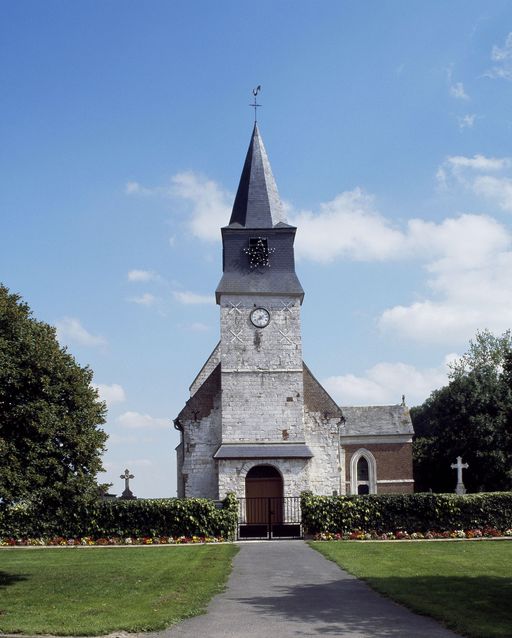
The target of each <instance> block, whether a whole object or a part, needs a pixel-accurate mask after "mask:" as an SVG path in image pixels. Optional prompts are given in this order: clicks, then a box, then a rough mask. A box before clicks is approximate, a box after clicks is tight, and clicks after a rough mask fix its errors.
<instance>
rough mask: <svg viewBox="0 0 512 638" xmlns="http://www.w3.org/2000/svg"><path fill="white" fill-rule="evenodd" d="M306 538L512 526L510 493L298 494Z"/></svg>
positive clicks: (499, 528) (511, 496) (506, 527)
mask: <svg viewBox="0 0 512 638" xmlns="http://www.w3.org/2000/svg"><path fill="white" fill-rule="evenodd" d="M301 507H302V521H303V524H304V528H305V529H306V530H307V532H308V533H309V534H318V533H320V532H330V533H337V532H350V531H353V530H366V531H370V530H375V531H376V532H378V533H383V532H390V531H396V530H407V531H410V532H427V531H429V530H430V531H437V532H445V531H451V530H454V529H474V528H479V527H493V528H496V529H498V530H505V529H508V528H510V527H512V492H491V493H486V494H466V495H464V496H459V495H457V494H389V495H388V494H382V495H377V494H375V495H374V494H372V495H367V496H314V495H313V494H312V493H310V492H303V493H302V495H301Z"/></svg>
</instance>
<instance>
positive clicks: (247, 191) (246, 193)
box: [229, 123, 286, 228]
mask: <svg viewBox="0 0 512 638" xmlns="http://www.w3.org/2000/svg"><path fill="white" fill-rule="evenodd" d="M280 222H284V223H286V219H285V216H284V212H283V205H282V203H281V200H280V199H279V193H278V192H277V186H276V182H275V180H274V176H273V175H272V169H271V168H270V163H269V161H268V157H267V152H266V151H265V147H264V146H263V140H262V139H261V136H260V132H259V130H258V125H257V124H256V123H255V124H254V129H253V132H252V138H251V143H250V144H249V150H248V151H247V156H246V158H245V163H244V168H243V170H242V176H241V177H240V183H239V185H238V191H237V193H236V197H235V203H234V204H233V211H232V213H231V219H230V220H229V224H230V226H231V225H232V224H239V225H240V226H243V227H245V228H272V227H273V226H275V225H276V224H279V223H280Z"/></svg>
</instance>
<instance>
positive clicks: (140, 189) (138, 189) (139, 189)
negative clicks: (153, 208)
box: [124, 182, 156, 195]
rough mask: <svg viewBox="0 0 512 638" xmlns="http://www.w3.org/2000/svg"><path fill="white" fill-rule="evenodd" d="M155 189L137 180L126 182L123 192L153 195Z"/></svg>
mask: <svg viewBox="0 0 512 638" xmlns="http://www.w3.org/2000/svg"><path fill="white" fill-rule="evenodd" d="M155 190H156V189H152V188H146V187H145V186H142V185H141V184H139V182H126V184H125V187H124V192H125V193H126V194H127V195H154V194H155Z"/></svg>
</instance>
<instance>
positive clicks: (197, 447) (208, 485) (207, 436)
mask: <svg viewBox="0 0 512 638" xmlns="http://www.w3.org/2000/svg"><path fill="white" fill-rule="evenodd" d="M183 430H184V434H183V445H184V449H185V459H184V461H183V464H182V476H183V482H184V488H185V489H184V492H185V494H184V495H185V496H186V497H194V496H200V497H203V498H212V499H217V498H218V496H219V495H218V487H217V485H218V476H217V467H216V462H215V460H214V459H213V455H214V454H215V452H216V451H217V448H218V447H219V444H220V432H221V413H220V394H218V395H217V397H216V398H215V400H214V407H213V410H212V411H211V412H210V413H209V414H208V416H206V417H203V418H202V419H200V420H198V421H194V420H190V421H187V422H185V423H183Z"/></svg>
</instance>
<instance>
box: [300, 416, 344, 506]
mask: <svg viewBox="0 0 512 638" xmlns="http://www.w3.org/2000/svg"><path fill="white" fill-rule="evenodd" d="M338 421H339V419H337V418H336V419H332V418H330V419H329V418H325V417H324V416H323V414H322V413H320V412H309V411H308V410H307V409H306V411H305V416H304V422H305V428H306V443H307V444H308V446H309V447H310V448H311V451H312V452H313V455H314V456H313V458H312V459H311V461H310V464H309V488H308V489H309V490H310V491H311V492H313V494H318V495H319V496H330V495H332V494H333V493H334V492H335V491H336V493H337V494H340V493H341V492H342V491H343V486H342V485H341V482H340V472H339V469H338V467H339V461H338V425H337V424H338Z"/></svg>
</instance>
